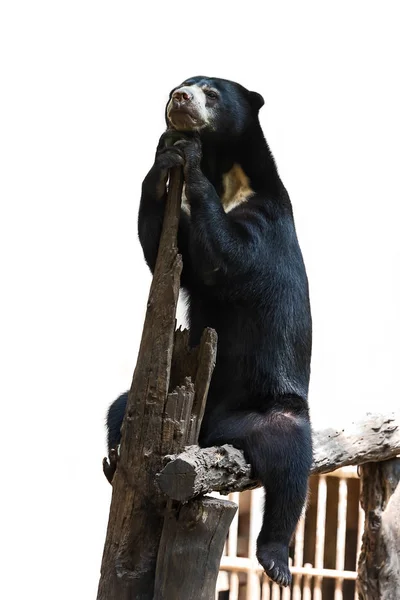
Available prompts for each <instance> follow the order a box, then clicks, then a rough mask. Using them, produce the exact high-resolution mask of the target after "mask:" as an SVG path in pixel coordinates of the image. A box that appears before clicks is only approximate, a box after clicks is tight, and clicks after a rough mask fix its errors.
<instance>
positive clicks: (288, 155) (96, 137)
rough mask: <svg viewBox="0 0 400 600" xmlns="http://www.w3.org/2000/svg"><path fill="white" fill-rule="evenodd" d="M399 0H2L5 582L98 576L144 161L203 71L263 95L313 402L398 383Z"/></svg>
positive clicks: (382, 397)
mask: <svg viewBox="0 0 400 600" xmlns="http://www.w3.org/2000/svg"><path fill="white" fill-rule="evenodd" d="M396 4H397V3H396V2H385V1H383V2H374V3H370V2H365V1H364V2H358V1H352V2H349V1H348V0H346V1H342V0H335V2H317V1H316V2H304V1H303V2H292V3H288V2H284V1H282V0H279V1H278V0H276V1H275V2H265V1H262V2H252V1H249V0H247V1H246V2H240V3H235V2H232V1H229V2H224V1H219V2H217V1H215V0H214V1H213V2H208V1H204V0H203V1H201V2H180V3H176V2H160V3H155V2H149V1H147V2H143V3H142V2H140V3H139V2H138V1H136V2H133V1H132V2H122V1H121V2H104V1H99V0H97V1H96V2H86V1H83V0H79V2H77V1H72V0H70V1H69V2H54V1H52V2H18V1H17V0H5V1H4V2H3V3H2V5H1V9H0V11H1V12H0V60H1V72H0V85H1V95H0V103H1V110H0V119H1V123H0V127H1V131H0V144H1V156H0V172H1V217H0V246H1V247H0V252H1V279H0V284H1V290H2V291H1V296H0V297H1V311H0V318H1V324H0V325H1V328H0V336H1V342H0V343H1V357H0V359H1V362H0V369H1V396H0V398H1V418H2V420H1V438H0V439H1V448H2V469H1V475H2V479H1V495H0V503H1V510H0V514H1V518H2V520H3V523H2V525H1V546H2V552H3V553H4V558H3V560H2V561H1V566H2V568H1V571H2V575H1V577H0V596H1V597H2V598H4V599H6V598H7V600H11V599H22V598H41V599H42V600H47V599H55V598H57V600H64V599H66V600H67V599H68V600H71V599H72V598H74V599H75V600H81V599H82V600H86V599H89V598H94V597H95V594H96V587H97V582H98V574H99V567H100V561H101V554H102V547H103V542H104V536H105V530H106V524H107V518H108V507H109V501H110V495H111V488H110V487H109V485H108V484H107V483H106V481H105V479H104V476H103V474H102V470H101V459H102V457H103V455H104V454H105V431H104V427H103V422H104V415H105V411H106V408H107V406H108V404H109V403H110V402H111V401H112V400H113V398H114V397H116V396H117V395H118V394H119V393H120V392H122V391H124V390H125V389H126V388H127V387H129V385H130V381H131V377H132V372H133V368H134V365H135V358H136V354H137V350H138V344H139V340H140V334H141V327H142V322H143V315H144V307H145V304H146V298H147V292H148V287H149V283H150V275H149V273H148V270H147V267H146V266H145V264H144V260H143V257H142V253H141V248H140V246H139V243H138V240H137V233H136V219H137V210H138V203H139V197H140V189H141V181H142V179H143V177H144V175H145V174H146V172H147V171H148V169H149V168H150V166H151V164H152V160H153V155H154V151H155V147H156V144H157V141H158V138H159V136H160V134H161V133H162V131H163V128H164V105H165V102H166V100H167V97H168V92H169V90H170V89H171V88H172V87H174V86H175V85H177V84H179V83H180V82H181V81H182V80H183V79H185V78H187V77H189V76H193V75H199V74H203V75H210V76H220V77H224V78H229V79H234V80H237V81H239V82H241V83H242V84H243V85H245V86H246V87H248V88H250V89H254V90H256V91H258V92H260V93H262V94H263V96H264V97H265V100H266V104H265V107H264V108H263V109H262V112H261V122H262V125H263V128H264V131H265V134H266V137H267V139H268V141H269V143H270V146H271V149H272V151H273V153H274V155H275V157H276V160H277V163H278V167H279V171H280V173H281V176H282V178H283V181H284V183H285V185H286V187H287V188H288V190H289V193H290V195H291V199H292V202H293V205H294V211H295V217H296V224H297V230H298V235H299V239H300V243H301V246H302V249H303V253H304V257H305V260H306V264H307V268H308V274H309V279H310V287H311V295H312V308H313V317H314V354H313V365H312V366H313V373H312V386H311V394H310V402H311V407H312V414H313V417H314V421H315V422H318V421H320V420H325V421H327V422H333V421H336V420H339V421H341V422H343V420H344V419H345V418H347V417H349V416H350V415H352V416H353V415H357V414H360V413H362V412H364V411H365V410H366V409H372V410H386V409H389V408H392V409H393V408H394V407H395V406H396V404H397V405H398V403H399V394H398V385H397V381H398V370H399V358H400V351H399V341H398V340H399V334H400V325H399V318H398V308H399V306H400V291H399V279H398V272H399V246H400V244H399V235H398V221H397V219H398V213H399V211H398V202H399V188H400V184H399V180H398V163H399V152H398V147H399V137H400V127H399V112H400V108H399V107H400V94H399V87H398V86H399V66H398V60H399V56H400V48H399V41H398V40H399V35H398V19H397V18H396V17H397V15H396V13H395V11H396ZM344 413H345V414H344Z"/></svg>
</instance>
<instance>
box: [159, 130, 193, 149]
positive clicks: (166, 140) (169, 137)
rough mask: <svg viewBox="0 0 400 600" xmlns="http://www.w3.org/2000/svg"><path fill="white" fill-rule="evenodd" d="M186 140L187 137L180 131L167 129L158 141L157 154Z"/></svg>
mask: <svg viewBox="0 0 400 600" xmlns="http://www.w3.org/2000/svg"><path fill="white" fill-rule="evenodd" d="M187 139H189V137H188V136H187V135H185V134H184V133H182V131H176V129H167V131H164V133H163V134H162V136H161V137H160V139H159V142H158V146H157V153H158V152H160V151H162V150H165V148H171V146H173V145H174V144H175V143H176V142H179V141H181V140H187Z"/></svg>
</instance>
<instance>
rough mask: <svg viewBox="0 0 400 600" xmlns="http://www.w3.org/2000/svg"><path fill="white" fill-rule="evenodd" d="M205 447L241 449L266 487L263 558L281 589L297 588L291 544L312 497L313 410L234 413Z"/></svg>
mask: <svg viewBox="0 0 400 600" xmlns="http://www.w3.org/2000/svg"><path fill="white" fill-rule="evenodd" d="M201 443H202V445H207V446H210V445H214V444H216V445H221V444H224V443H230V444H232V445H233V446H236V447H237V448H241V449H242V450H243V451H244V453H245V456H246V459H247V460H248V461H249V463H250V464H251V466H252V468H253V473H254V476H255V477H257V478H258V479H259V480H260V481H261V482H262V484H263V486H264V488H265V506H264V517H263V525H262V528H261V531H260V534H259V536H258V540H257V558H258V560H259V562H260V563H261V565H262V567H263V568H264V570H265V572H266V574H267V575H268V576H269V577H270V578H271V579H272V580H273V581H275V582H276V583H278V584H279V585H283V586H287V585H289V584H290V583H291V573H290V570H289V564H288V560H289V543H290V540H291V537H292V535H293V533H294V531H295V528H296V525H297V522H298V520H299V518H300V516H301V512H302V510H303V506H304V504H305V502H306V498H307V489H308V476H309V471H310V467H311V462H312V443H311V428H310V423H309V419H308V411H307V409H304V410H303V411H300V412H299V411H296V412H295V411H289V410H288V411H285V410H283V409H280V410H277V409H273V410H271V411H269V412H265V413H261V412H248V411H246V412H241V411H237V412H235V413H230V415H229V416H227V417H226V418H225V419H222V420H221V418H220V417H219V418H218V425H216V427H215V430H214V432H209V433H208V435H205V436H204V437H203V439H202V440H201Z"/></svg>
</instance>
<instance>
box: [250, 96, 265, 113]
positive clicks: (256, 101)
mask: <svg viewBox="0 0 400 600" xmlns="http://www.w3.org/2000/svg"><path fill="white" fill-rule="evenodd" d="M249 96H250V102H251V105H252V106H253V108H255V109H256V110H260V108H261V107H262V106H264V98H263V97H262V96H261V94H259V93H258V92H250V93H249Z"/></svg>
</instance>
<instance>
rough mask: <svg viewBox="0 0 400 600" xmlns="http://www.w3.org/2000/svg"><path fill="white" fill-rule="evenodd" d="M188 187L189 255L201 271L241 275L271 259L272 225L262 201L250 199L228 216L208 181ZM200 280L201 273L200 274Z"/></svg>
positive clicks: (221, 274)
mask: <svg viewBox="0 0 400 600" xmlns="http://www.w3.org/2000/svg"><path fill="white" fill-rule="evenodd" d="M204 180H205V181H203V183H202V185H201V186H194V187H193V188H190V186H188V190H187V193H188V197H189V201H190V207H191V229H190V254H191V257H192V262H193V264H194V265H197V264H198V265H199V269H200V271H201V270H202V269H203V268H204V264H206V265H207V268H208V269H211V270H214V271H218V273H219V276H220V277H221V276H224V275H225V276H230V275H240V274H241V273H244V272H246V271H248V270H249V269H252V268H253V267H254V266H256V267H257V265H259V263H260V261H264V260H265V259H266V258H267V256H268V243H269V237H270V236H269V234H270V230H271V222H270V220H269V219H268V218H267V215H266V212H265V211H264V210H263V209H262V208H261V203H260V199H255V198H251V199H250V200H249V201H247V203H246V204H243V205H241V206H239V207H237V208H235V209H233V211H232V212H230V213H225V211H224V209H223V206H222V204H221V200H220V198H219V197H218V195H217V192H216V191H215V188H214V187H213V186H212V185H211V183H209V182H208V181H207V180H206V179H205V178H204ZM198 275H199V276H201V273H200V272H199V273H198Z"/></svg>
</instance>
